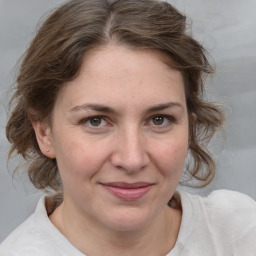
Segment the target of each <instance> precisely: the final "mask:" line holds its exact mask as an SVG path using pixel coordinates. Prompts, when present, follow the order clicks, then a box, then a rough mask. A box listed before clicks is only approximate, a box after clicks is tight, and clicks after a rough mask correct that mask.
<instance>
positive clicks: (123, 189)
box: [101, 182, 153, 201]
mask: <svg viewBox="0 0 256 256" xmlns="http://www.w3.org/2000/svg"><path fill="white" fill-rule="evenodd" d="M101 185H102V186H103V187H104V188H105V189H106V190H107V191H109V192H110V193H111V194H112V195H114V196H116V197H117V198H119V199H122V200H126V201H132V200H138V199H140V198H142V197H143V196H144V195H145V194H147V193H148V192H149V190H150V189H151V188H152V186H153V184H152V183H147V182H136V183H125V182H110V183H105V184H104V183H103V184H101Z"/></svg>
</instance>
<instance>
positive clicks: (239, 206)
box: [0, 190, 256, 256]
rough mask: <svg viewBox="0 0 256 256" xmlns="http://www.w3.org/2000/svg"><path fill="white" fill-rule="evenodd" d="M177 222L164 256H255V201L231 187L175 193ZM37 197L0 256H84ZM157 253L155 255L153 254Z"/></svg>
mask: <svg viewBox="0 0 256 256" xmlns="http://www.w3.org/2000/svg"><path fill="white" fill-rule="evenodd" d="M179 194H180V196H181V204H182V209H183V213H182V222H181V227H180V232H179V236H178V240H177V242H176V244H175V247H174V248H173V249H172V250H171V252H169V253H168V254H167V256H256V202H255V201H254V200H253V199H251V198H250V197H248V196H246V195H244V194H241V193H238V192H233V191H228V190H217V191H214V192H212V193H211V194H210V195H209V196H208V197H205V198H204V197H201V196H198V195H191V194H189V193H187V192H184V191H179ZM44 202H45V199H44V198H41V199H40V201H39V203H38V205H37V208H36V211H35V213H34V214H33V215H32V216H30V217H29V218H28V219H27V220H26V221H25V222H24V223H23V224H22V225H21V226H19V227H18V228H17V229H16V230H15V231H14V232H12V233H11V235H10V236H9V237H8V238H7V239H6V240H5V241H4V242H3V243H2V244H1V246H0V256H85V255H84V254H83V253H81V252H80V251H79V250H77V249H76V248H75V247H74V246H73V245H72V244H71V243H70V242H69V241H68V240H67V239H66V238H65V237H64V236H63V235H62V234H61V233H60V232H59V231H58V229H57V228H56V227H55V226H54V225H53V224H52V223H51V221H50V220H49V218H48V215H47V212H46V209H45V203H44ZM156 256H158V255H156Z"/></svg>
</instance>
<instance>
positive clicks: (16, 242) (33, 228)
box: [0, 198, 48, 256]
mask: <svg viewBox="0 0 256 256" xmlns="http://www.w3.org/2000/svg"><path fill="white" fill-rule="evenodd" d="M47 219H48V217H47V213H46V210H45V207H44V198H41V199H40V201H39V203H38V205H37V208H36V211H35V213H34V214H32V215H31V216H30V217H29V218H28V219H27V220H26V221H25V222H23V223H22V224H21V225H20V226H19V227H18V228H16V229H15V230H14V231H13V232H12V233H11V234H10V235H9V236H8V237H7V238H6V239H5V240H4V241H3V243H2V244H1V245H0V256H18V255H19V256H21V255H26V256H30V255H33V256H34V255H38V256H41V255H45V252H46V251H47V248H43V247H44V246H45V245H47V243H45V240H46V239H47V235H46V233H45V228H46V227H47V225H48V224H47ZM42 248H43V250H42Z"/></svg>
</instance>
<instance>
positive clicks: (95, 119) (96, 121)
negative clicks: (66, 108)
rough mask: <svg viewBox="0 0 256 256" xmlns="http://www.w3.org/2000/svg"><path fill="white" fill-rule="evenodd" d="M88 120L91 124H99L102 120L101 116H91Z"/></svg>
mask: <svg viewBox="0 0 256 256" xmlns="http://www.w3.org/2000/svg"><path fill="white" fill-rule="evenodd" d="M89 122H90V124H91V125H92V126H100V125H101V122H102V118H101V117H98V116H95V117H91V118H90V119H89Z"/></svg>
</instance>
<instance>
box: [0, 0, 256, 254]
mask: <svg viewBox="0 0 256 256" xmlns="http://www.w3.org/2000/svg"><path fill="white" fill-rule="evenodd" d="M185 22H186V20H185V17H184V16H183V15H182V14H180V13H179V12H178V11H177V10H176V9H175V8H173V7H172V6H171V5H170V4H168V3H165V2H158V1H154V0H142V1H132V0H119V1H107V0H86V1H83V0H73V1H69V2H67V3H66V4H64V5H62V6H61V7H60V8H59V9H57V10H56V11H55V12H53V14H52V15H51V16H50V17H49V18H48V19H47V20H46V21H45V22H44V24H43V25H42V26H41V28H40V29H39V31H38V33H37V35H36V36H35V38H34V40H33V41H32V43H31V45H30V47H29V49H28V50H27V52H26V55H25V57H24V60H23V62H22V64H21V67H20V73H19V76H18V78H17V90H16V92H15V95H14V96H13V101H12V102H13V104H14V108H13V110H12V113H11V115H10V118H9V121H8V124H7V127H6V133H7V138H8V139H9V141H10V142H11V143H12V148H11V152H10V154H12V153H14V152H17V153H19V154H21V155H22V156H23V157H24V158H25V159H26V161H27V162H28V164H29V166H28V175H29V177H30V180H31V181H32V183H33V184H34V185H35V187H37V188H38V189H42V190H45V191H47V192H48V193H49V196H48V197H43V198H41V199H40V201H39V203H38V206H37V209H36V211H35V213H34V214H33V215H32V216H31V217H30V218H29V219H28V220H27V221H26V222H25V223H23V224H22V225H21V226H20V227H19V228H18V229H17V230H15V231H14V232H13V233H12V234H11V235H10V236H9V237H8V238H7V239H6V240H5V241H4V242H3V244H2V245H1V247H0V255H1V256H2V255H5V256H8V255H26V256H27V255H28V256H29V255H88V256H91V255H92V256H94V255H95V256H97V255H147V256H148V255H168V256H171V255H172V256H173V255H253V254H254V253H255V250H256V247H255V243H254V240H255V235H256V204H255V202H254V201H253V200H252V199H250V198H249V197H247V196H245V195H242V194H239V193H236V192H230V191H215V192H213V193H212V194H211V195H210V196H209V197H208V198H201V197H199V196H192V195H190V194H188V193H185V192H182V191H176V188H177V185H178V183H179V181H180V179H181V176H182V172H183V167H184V163H185V159H186V158H187V155H189V156H188V161H187V164H186V166H185V169H186V170H185V177H187V176H188V174H189V175H190V176H191V178H190V180H188V181H187V182H194V181H197V186H205V185H207V184H208V183H209V182H210V181H211V180H212V179H213V176H214V171H215V164H214V161H213V159H212V157H211V155H210V154H209V152H208V151H207V149H206V148H205V143H207V142H208V141H209V139H210V138H211V137H212V136H213V134H214V133H215V131H217V130H218V129H219V128H221V126H222V123H223V119H224V117H223V114H222V112H221V110H220V109H219V108H218V107H217V106H216V105H215V104H213V103H210V102H206V101H204V100H203V91H204V85H203V81H202V77H203V75H204V74H207V73H211V72H212V68H211V66H210V64H209V63H208V60H207V58H206V55H205V51H204V49H203V47H202V46H201V45H200V44H199V43H198V42H196V41H195V40H194V39H193V38H192V37H191V36H190V35H188V34H187V33H186V30H185V29H186V28H185ZM183 176H184V175H183ZM234 212H235V213H236V215H234ZM152 241H153V242H152Z"/></svg>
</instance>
